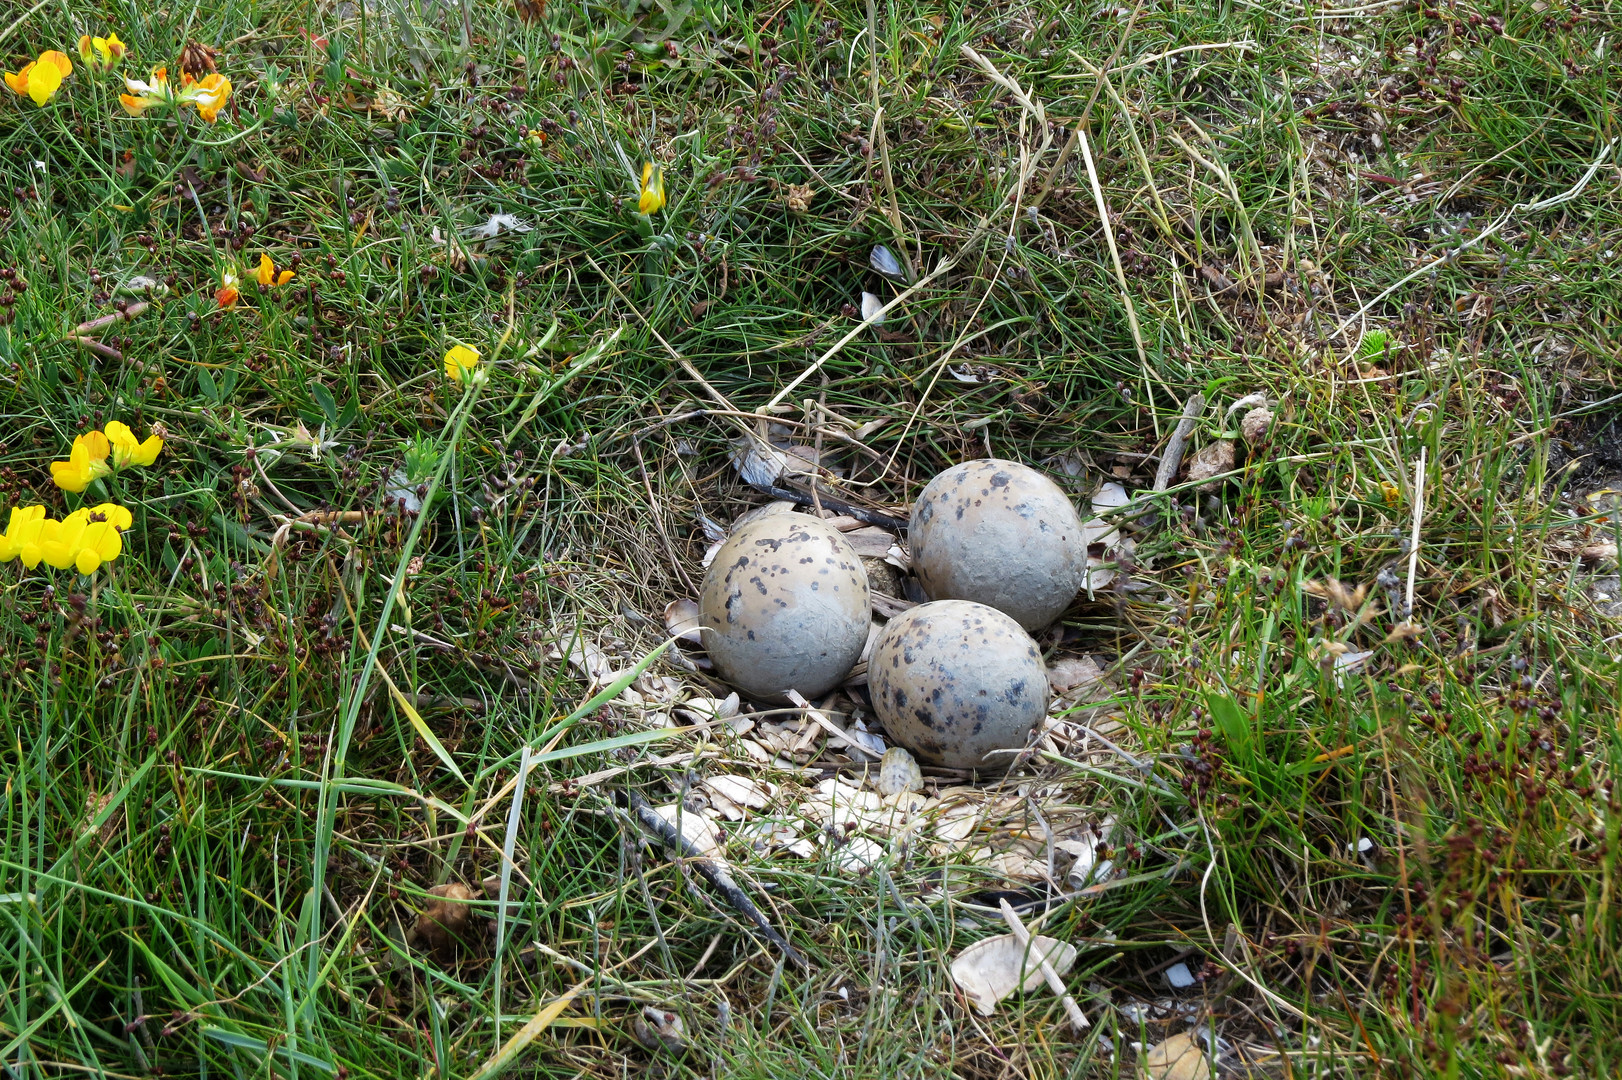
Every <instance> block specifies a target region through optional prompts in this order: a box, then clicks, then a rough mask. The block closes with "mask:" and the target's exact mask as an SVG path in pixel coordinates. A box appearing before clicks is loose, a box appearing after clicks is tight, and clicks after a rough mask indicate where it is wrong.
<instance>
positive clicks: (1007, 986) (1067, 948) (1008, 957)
mask: <svg viewBox="0 0 1622 1080" xmlns="http://www.w3.org/2000/svg"><path fill="white" fill-rule="evenodd" d="M1042 956H1045V957H1047V960H1048V963H1050V964H1052V965H1053V970H1054V971H1056V972H1058V973H1059V974H1060V975H1063V974H1064V973H1065V972H1067V971H1069V970H1070V968H1071V965H1073V964H1074V963H1075V962H1076V947H1075V946H1074V945H1071V944H1069V943H1068V942H1064V941H1059V940H1057V939H1055V938H1050V937H1042V936H1040V935H1036V936H1033V937H1032V938H1031V949H1030V952H1029V953H1027V952H1026V951H1025V947H1024V946H1023V945H1021V944H1020V943H1019V939H1018V938H1016V937H1015V936H1014V935H1013V934H998V935H997V936H996V937H989V938H986V939H985V940H984V941H977V942H975V943H974V944H973V945H970V946H969V947H968V948H967V949H964V950H963V951H962V952H960V953H958V956H957V959H956V960H953V961H952V981H953V982H955V983H957V985H958V989H960V990H962V991H963V993H964V995H965V996H966V997H967V998H968V999H969V1001H970V1003H971V1004H973V1005H974V1008H975V1011H976V1012H978V1013H979V1014H980V1015H981V1016H990V1015H991V1014H992V1013H993V1012H995V1011H996V1009H997V1002H999V1001H1001V1000H1002V999H1003V998H1006V997H1007V996H1008V995H1010V994H1012V993H1013V992H1014V991H1016V990H1019V991H1021V992H1022V993H1026V994H1028V993H1030V992H1031V991H1033V990H1036V989H1038V988H1040V987H1042V986H1045V985H1047V982H1046V980H1045V979H1044V978H1043V977H1042V965H1041V962H1040V961H1039V959H1038V958H1039V957H1042ZM1021 976H1023V978H1022V977H1021Z"/></svg>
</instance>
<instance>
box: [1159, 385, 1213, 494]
mask: <svg viewBox="0 0 1622 1080" xmlns="http://www.w3.org/2000/svg"><path fill="white" fill-rule="evenodd" d="M1204 411H1205V395H1204V394H1195V395H1194V396H1193V397H1191V398H1189V399H1188V404H1186V405H1184V406H1183V418H1182V419H1181V420H1179V421H1177V427H1176V429H1175V430H1173V431H1172V433H1171V438H1169V439H1167V440H1166V449H1165V450H1164V451H1163V452H1162V453H1161V455H1160V468H1159V469H1156V470H1155V490H1156V491H1165V490H1166V489H1167V488H1169V487H1171V482H1172V479H1173V478H1174V477H1176V475H1177V470H1178V469H1179V468H1181V467H1182V464H1183V451H1184V449H1186V448H1187V446H1188V439H1189V436H1191V435H1193V434H1194V424H1195V423H1196V422H1197V421H1198V420H1199V418H1200V413H1202V412H1204Z"/></svg>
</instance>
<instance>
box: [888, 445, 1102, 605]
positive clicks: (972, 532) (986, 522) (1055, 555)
mask: <svg viewBox="0 0 1622 1080" xmlns="http://www.w3.org/2000/svg"><path fill="white" fill-rule="evenodd" d="M907 546H908V548H909V549H910V550H911V553H912V564H913V568H914V569H915V570H916V571H917V574H918V580H919V582H920V583H921V584H922V585H923V587H924V592H925V593H926V594H927V595H928V596H929V598H930V599H931V600H973V601H976V602H977V603H981V604H989V605H990V606H992V607H994V608H996V609H997V610H998V611H1003V612H1006V613H1008V614H1009V615H1012V616H1013V617H1014V619H1015V621H1017V622H1018V623H1019V624H1020V625H1021V626H1023V627H1024V628H1025V629H1027V630H1039V629H1041V628H1042V627H1044V626H1047V625H1048V624H1049V623H1051V622H1052V621H1053V620H1054V619H1056V618H1058V617H1059V616H1060V615H1061V614H1063V613H1064V609H1065V608H1067V607H1069V606H1070V601H1072V600H1074V599H1075V597H1076V593H1077V592H1079V591H1080V590H1081V587H1082V585H1083V584H1084V583H1085V581H1086V579H1087V538H1086V534H1085V532H1084V531H1083V530H1082V525H1081V517H1080V515H1078V514H1077V513H1076V508H1075V507H1074V506H1073V505H1072V504H1071V502H1070V499H1069V497H1068V496H1066V495H1065V493H1064V492H1063V491H1061V490H1060V489H1059V485H1058V484H1055V483H1054V482H1053V481H1052V480H1050V479H1048V478H1047V477H1046V476H1044V475H1042V474H1041V473H1039V472H1037V471H1036V470H1035V469H1032V468H1030V467H1029V466H1026V465H1021V464H1019V463H1017V462H1013V461H999V460H997V459H995V458H986V459H984V460H980V461H968V462H964V463H963V464H962V465H954V466H953V467H952V468H950V469H947V470H946V471H945V472H943V473H941V474H940V475H938V476H936V477H935V478H934V479H933V480H931V481H930V482H929V485H928V486H927V487H925V488H924V490H923V493H922V494H921V495H919V496H918V501H917V502H915V503H913V507H912V520H911V522H910V524H909V528H908V530H907Z"/></svg>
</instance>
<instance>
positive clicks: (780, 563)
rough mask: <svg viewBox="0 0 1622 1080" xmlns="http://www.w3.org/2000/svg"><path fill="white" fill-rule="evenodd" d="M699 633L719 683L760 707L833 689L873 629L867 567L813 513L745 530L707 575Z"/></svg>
mask: <svg viewBox="0 0 1622 1080" xmlns="http://www.w3.org/2000/svg"><path fill="white" fill-rule="evenodd" d="M698 606H699V615H698V620H699V634H700V638H701V640H702V643H703V645H704V647H705V649H706V650H708V652H709V656H710V659H711V660H712V661H714V663H715V668H716V670H717V671H718V672H719V673H720V674H721V677H722V678H724V679H726V680H727V681H728V682H730V683H731V684H732V685H734V686H736V687H737V688H738V689H739V690H741V691H742V692H743V693H745V694H747V695H749V696H750V697H752V698H755V699H757V700H760V701H768V702H783V701H786V700H788V699H787V697H786V695H787V693H788V691H790V690H797V691H799V692H800V693H801V694H804V695H805V696H806V697H808V698H809V697H815V696H817V695H818V694H821V693H824V692H826V691H828V690H831V689H832V688H834V687H835V686H838V685H839V684H840V683H841V682H843V681H844V679H845V676H846V675H848V674H849V673H850V669H851V668H852V667H853V666H854V665H855V663H856V660H857V658H858V657H859V656H861V652H862V646H863V645H865V644H866V643H867V628H868V625H869V623H870V622H871V621H872V617H873V616H872V603H871V599H870V595H869V593H868V587H867V573H866V571H865V570H863V569H862V560H861V559H860V557H858V556H857V554H856V551H855V550H854V549H853V548H852V547H851V546H850V543H849V542H848V541H847V540H846V539H845V538H844V537H843V536H841V535H840V533H839V531H838V530H837V529H834V528H832V527H831V526H828V525H826V524H824V523H823V522H822V521H820V520H819V519H817V518H813V517H811V516H809V515H807V514H796V513H778V514H771V515H768V516H766V517H763V518H757V519H756V520H754V521H750V522H747V523H746V524H744V525H742V526H740V527H739V528H738V529H737V531H735V532H734V533H733V534H732V535H731V536H729V537H727V539H726V540H725V542H723V543H722V545H721V547H720V550H718V551H717V552H716V553H715V559H714V561H713V562H711V563H710V568H709V570H708V571H706V572H705V574H704V587H703V591H702V592H701V594H700V596H699V604H698Z"/></svg>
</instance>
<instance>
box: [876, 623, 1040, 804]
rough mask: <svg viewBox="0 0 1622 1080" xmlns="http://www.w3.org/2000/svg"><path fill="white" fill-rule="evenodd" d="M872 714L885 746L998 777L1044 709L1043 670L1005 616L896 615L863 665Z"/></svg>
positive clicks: (1031, 648) (1024, 637) (1034, 650)
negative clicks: (880, 724) (879, 725)
mask: <svg viewBox="0 0 1622 1080" xmlns="http://www.w3.org/2000/svg"><path fill="white" fill-rule="evenodd" d="M867 688H868V692H869V693H870V694H871V695H872V698H873V710H874V711H875V712H876V713H877V714H878V717H879V720H880V721H881V722H883V724H884V730H885V732H886V733H888V734H889V736H890V740H891V741H892V742H894V743H896V744H897V745H900V746H904V747H906V748H907V749H909V750H911V751H912V752H913V753H914V754H916V755H917V756H918V759H919V760H920V761H925V762H928V763H929V764H931V765H945V766H947V767H948V768H953V769H973V770H974V771H976V772H984V773H1001V772H1006V771H1007V769H1008V766H1009V765H1010V764H1012V762H1013V759H1014V755H1013V754H1008V753H993V751H998V750H1021V749H1023V748H1024V747H1025V743H1026V741H1027V740H1028V739H1029V738H1030V736H1031V732H1032V731H1033V730H1034V729H1035V728H1036V725H1037V724H1039V723H1041V721H1042V717H1043V716H1044V715H1045V714H1046V713H1047V708H1048V678H1047V668H1046V667H1045V666H1044V665H1043V663H1042V653H1041V650H1039V649H1038V648H1037V647H1036V642H1035V641H1033V640H1031V635H1030V634H1028V633H1026V632H1025V630H1024V628H1023V627H1021V626H1020V625H1019V623H1017V622H1015V621H1014V620H1013V619H1012V618H1011V617H1009V616H1008V615H1005V614H1003V613H1002V612H1000V611H998V610H997V609H996V608H993V607H987V606H986V605H985V604H976V603H973V602H971V601H968V600H935V601H932V602H930V603H928V604H919V605H918V606H917V607H915V608H909V609H908V610H906V611H904V612H902V613H901V614H900V615H897V616H896V617H895V618H893V619H891V620H890V622H889V623H888V624H887V625H886V626H885V627H884V630H883V632H881V633H880V634H879V638H878V640H877V641H876V642H874V643H873V652H872V654H871V655H870V656H869V657H868V661H867Z"/></svg>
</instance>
